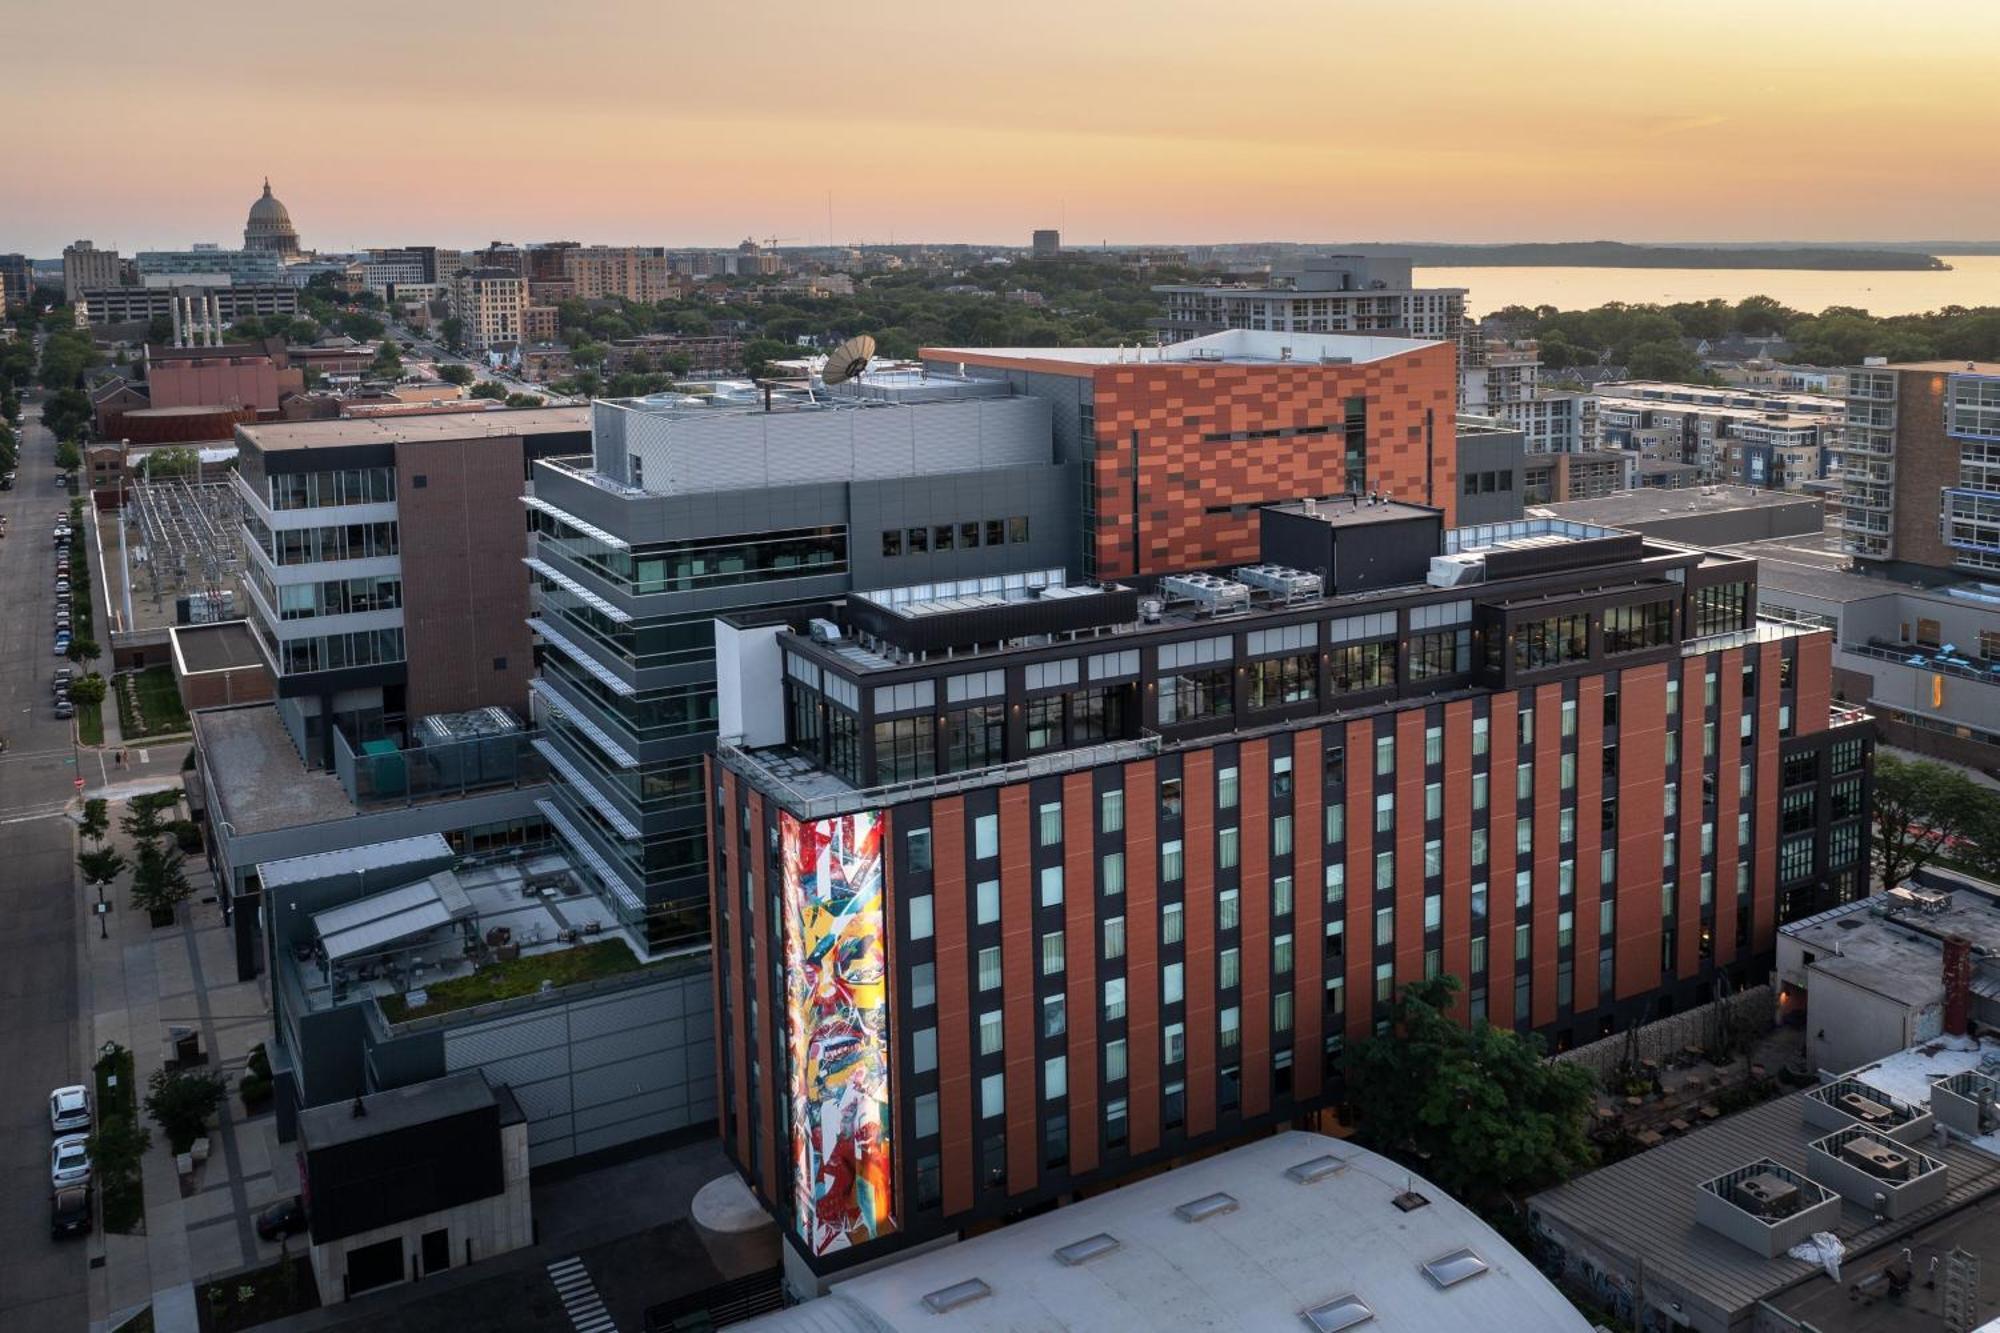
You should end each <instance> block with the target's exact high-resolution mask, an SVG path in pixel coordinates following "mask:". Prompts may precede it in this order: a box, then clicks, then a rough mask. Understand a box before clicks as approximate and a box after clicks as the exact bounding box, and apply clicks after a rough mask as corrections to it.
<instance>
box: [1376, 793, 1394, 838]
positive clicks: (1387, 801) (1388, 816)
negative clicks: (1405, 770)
mask: <svg viewBox="0 0 2000 1333" xmlns="http://www.w3.org/2000/svg"><path fill="white" fill-rule="evenodd" d="M1395 827H1396V794H1395V793H1394V792H1386V791H1385V792H1383V793H1381V794H1380V795H1378V796H1377V797H1376V798H1375V831H1376V832H1377V833H1387V832H1389V831H1390V830H1391V829H1393V828H1395Z"/></svg>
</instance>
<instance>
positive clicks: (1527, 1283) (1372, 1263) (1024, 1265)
mask: <svg viewBox="0 0 2000 1333" xmlns="http://www.w3.org/2000/svg"><path fill="white" fill-rule="evenodd" d="M1329 1157H1331V1158H1333V1159H1335V1160H1334V1161H1332V1162H1328V1161H1327V1160H1326V1159H1327V1158H1329ZM1406 1189H1414V1190H1415V1191H1416V1192H1417V1193H1419V1194H1421V1195H1423V1196H1424V1197H1425V1198H1426V1199H1427V1200H1428V1202H1427V1203H1426V1204H1425V1205H1424V1206H1422V1207H1420V1208H1416V1209H1413V1210H1412V1211H1409V1212H1404V1211H1402V1210H1401V1209H1400V1208H1398V1207H1397V1206H1396V1204H1395V1202H1394V1200H1395V1198H1396V1196H1397V1195H1399V1194H1401V1193H1403V1192H1404V1191H1405V1190H1406ZM1058 1250H1063V1251H1065V1253H1064V1255H1062V1256H1059V1255H1058V1254H1057V1253H1056V1252H1057V1251H1058ZM1467 1250H1470V1251H1471V1252H1472V1255H1473V1256H1476V1258H1469V1257H1467V1256H1465V1255H1463V1254H1462V1253H1461V1252H1462V1251H1467ZM1443 1259H1450V1260H1451V1261H1452V1262H1451V1263H1449V1264H1447V1265H1445V1266H1443V1267H1442V1268H1440V1269H1439V1271H1438V1276H1437V1277H1433V1276H1431V1275H1429V1274H1427V1273H1426V1272H1425V1271H1424V1266H1425V1265H1426V1264H1431V1263H1432V1262H1433V1261H1436V1260H1443ZM1482 1263H1483V1268H1482V1267H1481V1264H1482ZM974 1282H977V1283H980V1284H983V1285H984V1287H985V1288H986V1290H985V1291H984V1292H983V1293H980V1294H975V1295H972V1296H971V1297H970V1298H969V1299H962V1298H964V1297H965V1296H966V1295H967V1293H968V1292H976V1291H977V1289H976V1288H972V1287H970V1286H969V1284H972V1283H974ZM1446 1283H1448V1284H1449V1285H1441V1284H1446ZM955 1288H956V1289H958V1290H957V1292H956V1293H955V1294H954V1295H952V1296H947V1295H945V1293H947V1292H950V1291H952V1290H953V1289H955ZM926 1297H933V1298H936V1299H935V1300H934V1301H933V1302H932V1303H931V1304H926V1301H925V1298H926ZM1343 1297H1358V1298H1359V1299H1360V1300H1361V1301H1362V1302H1364V1303H1365V1304H1366V1305H1367V1306H1368V1308H1369V1309H1370V1310H1372V1311H1373V1312H1374V1319H1373V1321H1372V1322H1369V1323H1367V1324H1365V1325H1364V1326H1363V1327H1364V1328H1365V1329H1366V1330H1367V1333H1438V1331H1439V1330H1442V1329H1479V1330H1480V1331H1481V1333H1589V1330H1590V1324H1589V1322H1588V1321H1587V1320H1585V1319H1584V1318H1583V1316H1582V1315H1580V1314H1578V1313H1577V1311H1576V1309H1575V1308H1574V1307H1573V1306H1571V1305H1570V1303H1569V1302H1568V1301H1566V1300H1564V1299H1563V1297H1562V1295H1561V1294H1560V1293H1559V1292H1557V1290H1556V1289H1555V1287H1554V1286H1553V1285H1552V1284H1551V1283H1550V1282H1549V1280H1548V1279H1547V1278H1546V1277H1544V1276H1542V1274H1541V1272H1540V1271H1539V1270H1538V1269H1536V1267H1535V1266H1534V1264H1532V1263H1531V1262H1529V1261H1528V1260H1527V1259H1526V1258H1525V1257H1523V1256H1522V1255H1520V1254H1519V1253H1517V1252H1516V1251H1515V1250H1513V1249H1512V1248H1511V1247H1510V1246H1509V1245H1508V1244H1507V1242H1506V1241H1504V1240H1502V1239H1501V1238H1500V1236H1499V1234H1498V1233H1497V1232H1495V1231H1494V1230H1493V1229H1492V1228H1491V1227H1489V1226H1487V1225H1486V1224H1485V1223H1484V1222H1482V1221H1480V1220H1479V1219H1478V1218H1477V1217H1475V1216H1474V1215H1473V1214H1472V1213H1471V1212H1470V1211H1469V1210H1468V1209H1466V1208H1465V1207H1464V1206H1462V1205H1460V1204H1459V1203H1457V1202H1455V1201H1454V1200H1453V1199H1452V1198H1451V1197H1450V1196H1449V1195H1447V1194H1446V1193H1445V1192H1444V1191H1443V1190H1441V1189H1439V1188H1438V1187H1436V1186H1435V1185H1432V1184H1429V1183H1428V1182H1426V1181H1424V1180H1423V1179H1422V1178H1420V1177H1415V1176H1412V1175H1411V1174H1410V1173H1409V1172H1407V1171H1405V1170H1404V1169H1403V1168H1402V1167H1400V1166H1397V1165H1396V1164H1395V1163H1393V1162H1391V1161H1389V1160H1388V1159H1387V1158H1385V1157H1382V1156H1379V1155H1377V1154H1375V1153H1372V1152H1369V1151H1367V1150H1366V1149H1364V1148H1361V1147H1359V1146H1357V1145H1355V1144H1353V1143H1349V1142H1346V1141H1343V1140H1340V1139H1334V1138H1328V1137H1326V1136H1325V1135H1321V1134H1307V1133H1301V1132H1298V1131H1291V1132H1287V1133H1283V1134H1277V1135H1273V1136H1272V1137H1270V1138H1267V1139H1261V1140H1259V1141H1257V1142H1255V1143H1251V1144H1246V1145H1245V1146H1243V1147H1241V1148H1236V1149H1233V1150H1232V1151H1229V1152H1226V1153H1220V1154H1218V1155H1216V1156H1214V1157H1209V1158H1205V1159H1203V1160H1202V1161H1199V1162H1193V1163H1190V1164H1189V1165H1187V1166H1183V1167H1179V1168H1177V1169H1175V1170H1173V1171H1169V1172H1166V1173H1165V1174H1163V1175H1158V1176H1153V1177H1150V1178H1149V1179H1146V1180H1142V1181H1139V1182H1137V1183H1135V1184H1131V1185H1126V1186H1124V1187H1122V1188H1120V1189H1115V1190H1112V1191H1110V1192H1109V1193H1106V1194H1101V1195H1099V1196H1097V1197H1096V1198H1092V1199H1086V1200H1084V1201H1083V1202H1081V1203H1075V1204H1071V1205H1070V1206H1068V1207H1066V1208H1058V1209H1056V1210H1055V1211H1053V1212H1049V1213H1044V1214H1042V1215H1041V1216H1039V1217H1034V1218H1030V1219H1028V1220H1026V1221H1022V1222H1016V1223H1014V1224H1013V1225H1011V1226H1006V1227H1002V1228H1001V1229H999V1230H998V1231H992V1232H988V1233H987V1234H985V1235H983V1236H979V1237H977V1238H975V1239H972V1240H967V1241H961V1242H960V1243H958V1244H957V1245H952V1246H948V1247H946V1248H943V1249H935V1250H929V1251H926V1252H924V1253H922V1254H918V1255H913V1256H912V1257H910V1258H908V1259H903V1260H900V1261H895V1262H891V1263H888V1264H886V1265H884V1266H883V1267H881V1268H878V1269H876V1270H874V1271H872V1272H869V1273H865V1274H862V1275H861V1276H859V1277H855V1278H850V1279H849V1280H847V1281H845V1282H838V1283H836V1284H835V1285H834V1287H833V1289H832V1293H831V1294H830V1295H828V1296H826V1297H824V1298H823V1299H821V1300H818V1301H808V1302H807V1303H806V1304H804V1305H801V1306H796V1307H794V1308H793V1309H791V1310H786V1311H782V1312H780V1313H778V1314H773V1315H767V1316H765V1317H764V1318H762V1319H759V1320H752V1321H751V1322H749V1323H747V1324H744V1325H742V1327H743V1328H744V1329H745V1330H755V1333H781V1331H782V1333H808V1331H809V1330H810V1331H814V1333H836V1331H838V1333H861V1331H866V1333H875V1331H877V1330H890V1331H891V1333H894V1331H896V1330H936V1331H937V1333H970V1331H972V1330H979V1331H980V1333H985V1331H987V1330H991V1331H992V1333H1001V1330H1017V1329H1047V1330H1067V1329H1074V1330H1078V1333H1083V1331H1084V1330H1088V1331H1089V1333H1105V1331H1107V1330H1133V1331H1134V1333H1137V1331H1138V1330H1145V1333H1157V1330H1161V1329H1177V1328H1216V1329H1232V1330H1253V1331H1254V1330H1262V1329H1272V1330H1279V1329H1282V1330H1285V1331H1286V1333H1297V1330H1299V1329H1301V1328H1304V1327H1309V1326H1310V1325H1309V1324H1307V1323H1305V1322H1303V1316H1304V1314H1305V1312H1306V1311H1309V1310H1316V1309H1318V1308H1319V1307H1321V1306H1325V1305H1327V1304H1329V1303H1330V1302H1333V1301H1335V1300H1337V1299H1340V1298H1343ZM954 1300H958V1301H959V1303H954ZM940 1305H942V1306H945V1307H946V1308H944V1309H943V1310H939V1309H938V1308H937V1307H938V1306H940Z"/></svg>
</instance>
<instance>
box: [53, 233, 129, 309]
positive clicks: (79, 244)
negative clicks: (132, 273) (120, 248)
mask: <svg viewBox="0 0 2000 1333" xmlns="http://www.w3.org/2000/svg"><path fill="white" fill-rule="evenodd" d="M124 281H125V261H124V260H123V259H121V258H119V255H118V252H117V251H116V250H100V249H98V248H97V247H96V246H95V245H93V244H91V243H90V242H89V241H72V242H70V244H68V245H66V246H64V247H63V299H64V300H65V301H68V302H69V303H70V304H72V305H74V304H75V303H76V299H77V298H78V297H79V296H82V295H83V294H84V293H85V292H87V291H95V290H97V289H99V288H103V287H117V286H120V285H121V284H123V282H124Z"/></svg>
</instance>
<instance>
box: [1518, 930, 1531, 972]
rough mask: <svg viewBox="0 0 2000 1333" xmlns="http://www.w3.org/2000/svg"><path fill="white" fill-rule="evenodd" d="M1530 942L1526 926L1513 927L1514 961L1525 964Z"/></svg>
mask: <svg viewBox="0 0 2000 1333" xmlns="http://www.w3.org/2000/svg"><path fill="white" fill-rule="evenodd" d="M1529 947H1530V940H1529V935H1528V927H1527V926H1516V927H1514V961H1515V962H1517V963H1519V962H1525V961H1526V960H1527V957H1528V949H1529Z"/></svg>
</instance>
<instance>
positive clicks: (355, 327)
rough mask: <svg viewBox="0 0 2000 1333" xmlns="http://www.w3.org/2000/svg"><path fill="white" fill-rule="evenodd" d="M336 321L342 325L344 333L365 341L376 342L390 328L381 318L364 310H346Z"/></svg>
mask: <svg viewBox="0 0 2000 1333" xmlns="http://www.w3.org/2000/svg"><path fill="white" fill-rule="evenodd" d="M335 322H336V323H337V324H339V325H340V331H341V332H342V333H344V334H346V335H347V336H348V337H350V338H352V339H354V341H356V342H363V343H367V342H374V341H375V340H376V339H377V338H380V337H381V336H382V334H383V333H384V332H385V331H386V330H387V328H388V325H386V324H384V323H383V322H382V321H381V320H379V319H377V318H375V316H373V315H371V314H368V313H367V312H366V311H362V310H349V311H346V312H344V313H343V314H342V315H341V316H340V317H339V318H338V319H337V320H336V321H335Z"/></svg>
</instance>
